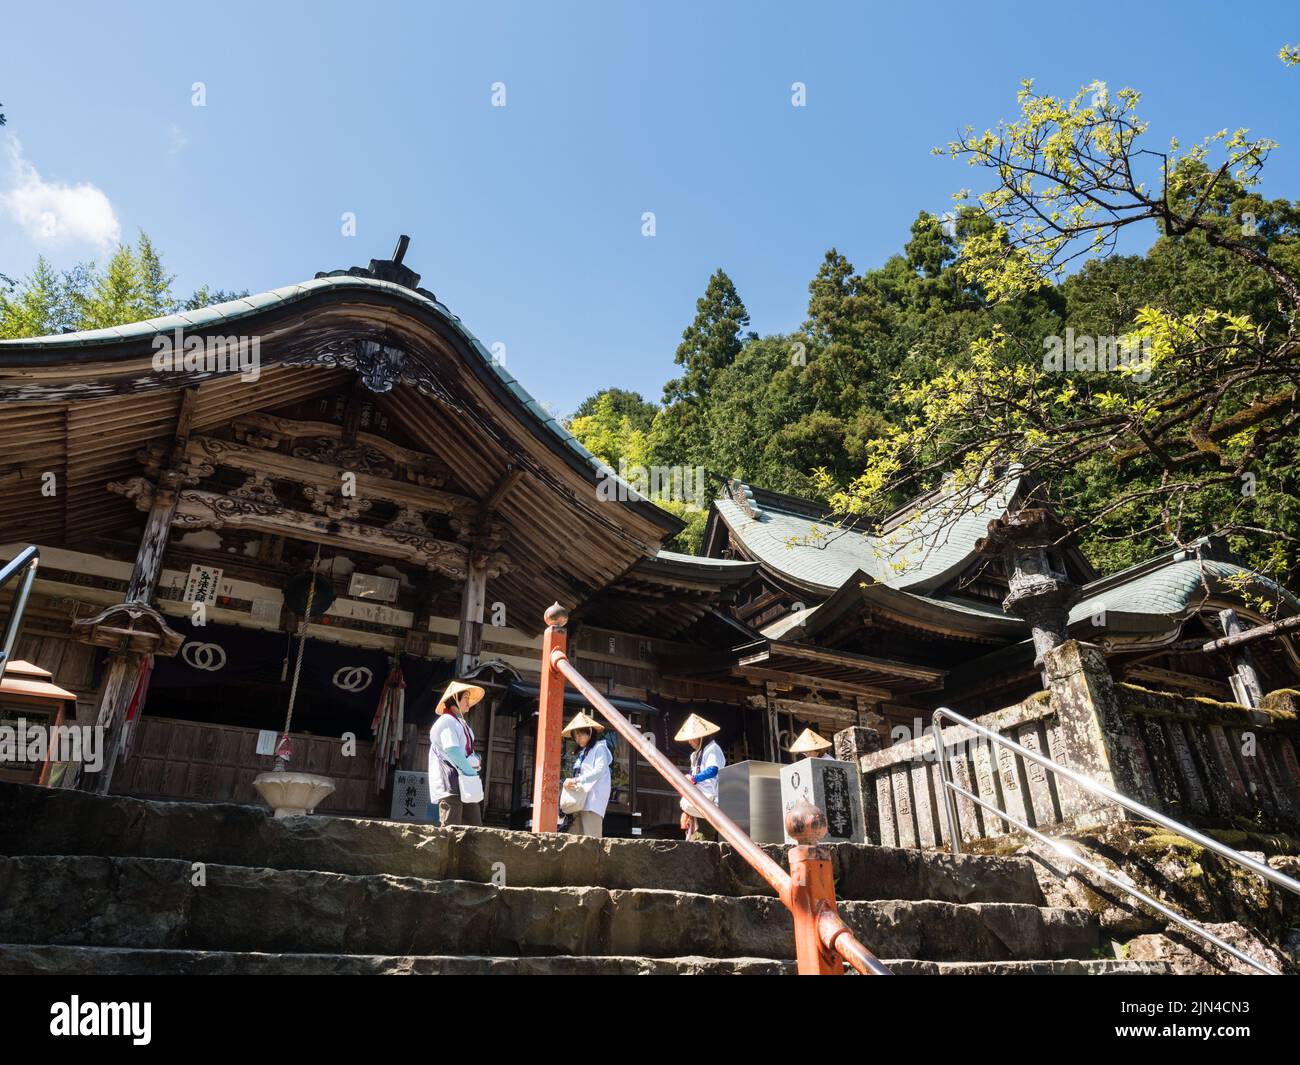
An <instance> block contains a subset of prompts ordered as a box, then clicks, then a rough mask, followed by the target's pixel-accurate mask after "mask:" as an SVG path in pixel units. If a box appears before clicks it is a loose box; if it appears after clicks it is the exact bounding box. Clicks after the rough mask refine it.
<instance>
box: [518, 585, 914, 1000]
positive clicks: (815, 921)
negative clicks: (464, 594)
mask: <svg viewBox="0 0 1300 1065" xmlns="http://www.w3.org/2000/svg"><path fill="white" fill-rule="evenodd" d="M568 620H569V616H568V612H567V611H566V610H565V609H564V608H563V607H561V606H560V605H559V604H558V603H556V604H555V605H553V606H552V607H550V609H548V610H547V611H546V635H545V637H544V638H543V640H542V681H541V692H540V716H539V717H538V721H537V762H536V772H535V773H534V775H533V782H534V783H533V831H534V832H554V831H555V830H556V827H557V825H558V822H559V809H560V750H561V746H562V739H563V738H562V736H561V734H560V730H561V729H562V728H563V727H564V685H565V682H566V681H567V682H568V683H569V684H571V685H573V687H574V688H575V689H576V690H577V691H579V692H581V693H582V694H583V696H585V697H586V699H587V701H588V702H589V703H590V704H591V705H592V707H593V708H594V709H595V710H596V711H597V712H598V713H600V715H601V716H602V717H603V718H605V720H606V721H608V722H609V724H610V725H612V726H613V728H614V730H615V731H616V732H617V733H618V734H619V735H620V736H622V737H623V738H624V739H625V740H627V742H628V743H629V744H631V745H632V747H633V749H634V750H636V751H637V753H638V754H640V755H641V757H642V758H644V759H645V760H646V761H647V762H649V763H650V764H651V765H652V766H653V767H654V768H655V771H656V772H658V774H659V775H660V776H661V777H663V778H664V780H666V781H667V782H668V783H669V784H670V785H671V786H672V787H673V789H674V790H676V792H677V793H678V794H679V795H681V796H682V798H684V799H687V800H688V801H689V802H690V803H691V804H692V805H693V806H694V807H695V808H696V809H697V810H699V811H700V812H701V814H702V816H703V817H704V818H705V820H707V821H708V822H709V824H711V825H712V826H713V827H714V828H716V829H717V830H718V835H719V836H720V837H721V838H722V839H724V840H726V841H727V842H728V843H729V844H731V846H732V847H733V848H734V849H735V850H736V852H737V853H738V854H739V855H740V856H741V857H742V858H744V859H745V861H747V862H748V863H749V864H750V865H751V866H753V867H754V869H755V871H756V872H757V873H758V874H759V875H760V876H761V877H762V878H763V879H764V880H766V881H767V882H768V884H770V885H771V887H772V889H773V890H774V891H775V892H776V894H777V897H778V898H780V900H781V901H782V902H783V903H784V904H785V905H786V907H787V909H789V911H790V913H791V915H792V916H793V917H794V942H795V957H796V959H797V960H798V966H799V973H800V975H812V976H835V975H842V974H843V972H844V962H848V963H849V964H850V965H852V966H853V968H855V969H856V970H857V971H858V972H860V973H863V974H865V975H868V976H888V975H890V972H889V969H888V968H886V967H885V966H884V965H883V964H881V962H880V961H879V960H878V959H877V958H876V956H875V955H874V954H872V953H871V951H869V950H867V948H866V947H864V946H863V945H862V944H861V943H860V942H859V941H858V939H857V937H856V936H855V935H854V934H853V932H852V930H851V929H850V928H849V926H848V925H846V924H845V923H844V920H843V918H841V917H840V915H839V912H838V911H837V910H836V908H835V876H834V873H833V871H832V868H831V861H830V855H829V854H828V853H827V852H826V850H825V849H824V848H822V847H819V846H817V845H816V840H817V839H820V838H821V837H822V836H824V835H825V834H826V815H825V814H824V813H823V812H822V811H820V810H818V809H817V808H816V807H815V806H811V805H807V804H805V805H804V806H803V807H802V808H798V807H797V808H795V809H794V810H792V811H791V812H790V813H789V814H788V815H787V818H786V829H787V831H788V832H789V833H790V835H791V836H793V837H794V838H795V839H797V840H799V841H800V842H799V843H798V844H796V845H795V846H793V847H791V848H790V850H789V859H790V871H789V872H788V873H787V872H786V871H785V870H784V869H782V868H781V866H780V865H778V864H777V863H776V862H775V861H773V860H772V858H771V857H770V856H769V855H768V854H767V852H766V851H764V850H763V848H762V847H760V846H759V845H758V844H757V843H755V842H754V841H753V840H752V839H751V838H750V837H749V834H748V833H747V832H746V831H745V830H744V829H742V828H741V827H740V826H739V825H738V824H736V822H735V821H733V820H732V819H731V818H730V817H728V816H727V815H726V814H725V813H723V812H722V810H721V808H720V807H718V806H717V805H716V804H715V803H714V802H712V801H711V800H710V799H708V798H707V797H706V796H705V795H704V793H703V792H702V791H700V789H699V788H697V787H696V786H695V785H694V784H693V783H692V782H691V780H690V778H689V777H687V776H686V775H685V774H683V773H682V772H681V770H679V769H678V768H677V767H676V766H675V765H673V763H672V761H671V760H670V759H669V758H668V757H667V756H666V755H665V754H663V752H661V751H660V750H659V749H658V748H657V747H656V746H655V745H654V742H653V741H652V740H651V739H649V738H647V737H646V736H644V735H642V733H641V732H640V731H639V730H638V729H637V728H636V727H635V726H634V725H633V724H632V723H631V722H630V721H629V720H628V719H627V718H626V717H624V716H623V715H622V714H621V713H620V712H619V711H618V710H617V709H616V708H615V707H614V706H613V705H612V704H611V703H610V701H609V700H608V699H606V698H605V696H604V695H602V694H601V693H600V692H599V691H598V690H597V689H596V688H595V687H594V686H593V685H592V683H591V682H590V681H589V680H587V678H586V677H584V676H583V675H582V674H581V673H579V672H578V671H577V669H575V668H574V665H573V663H572V662H570V661H569V656H568V645H567V644H568V636H567V634H566V632H565V629H564V626H565V625H566V624H567V623H568Z"/></svg>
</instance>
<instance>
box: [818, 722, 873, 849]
mask: <svg viewBox="0 0 1300 1065" xmlns="http://www.w3.org/2000/svg"><path fill="white" fill-rule="evenodd" d="M831 744H832V747H833V748H834V751H835V757H836V758H838V759H839V760H840V761H841V762H852V763H853V765H854V767H855V768H856V769H857V771H858V774H859V778H860V782H861V784H862V786H861V787H860V788H858V797H859V799H860V800H861V802H862V810H861V813H862V823H863V825H865V826H866V829H867V839H868V840H873V839H879V838H880V811H879V809H877V807H876V796H875V791H874V789H872V791H871V794H868V789H867V786H866V784H867V782H866V781H865V780H861V773H862V756H863V755H865V754H875V753H876V752H877V751H879V750H881V749H882V747H883V746H884V744H883V743H882V742H881V739H880V733H879V732H877V731H876V730H875V729H873V728H866V727H865V726H863V725H853V726H850V727H849V728H846V729H840V731H839V732H837V733H835V735H834V736H832V737H831Z"/></svg>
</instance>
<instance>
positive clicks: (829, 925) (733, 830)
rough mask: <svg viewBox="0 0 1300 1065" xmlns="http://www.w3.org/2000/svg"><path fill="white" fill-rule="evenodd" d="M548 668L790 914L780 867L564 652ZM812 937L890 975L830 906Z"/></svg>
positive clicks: (867, 970)
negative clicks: (689, 806) (685, 803)
mask: <svg viewBox="0 0 1300 1065" xmlns="http://www.w3.org/2000/svg"><path fill="white" fill-rule="evenodd" d="M548 664H549V665H550V667H551V668H552V669H554V670H556V672H558V673H559V674H560V675H561V676H563V677H564V678H565V680H567V681H568V682H569V683H570V684H572V685H573V686H574V687H575V688H576V689H577V690H578V691H580V692H581V693H582V694H583V695H584V696H585V697H586V699H587V701H588V702H589V703H591V705H592V706H594V707H595V708H596V709H597V710H599V711H600V713H601V716H602V717H604V718H605V720H607V721H608V722H609V723H610V724H611V725H613V726H614V730H615V731H616V732H617V733H618V734H619V735H620V736H622V737H623V738H624V739H625V740H627V742H628V743H629V744H631V745H632V747H633V748H634V749H635V750H636V751H637V753H638V754H640V755H641V756H642V757H643V758H644V759H645V760H646V761H647V762H649V763H650V765H651V766H652V767H653V768H654V769H655V771H656V772H657V773H658V774H659V775H660V776H661V777H663V778H664V780H665V781H667V782H668V784H669V785H670V786H671V787H672V788H673V789H674V790H675V791H676V792H677V793H678V794H679V795H681V796H682V798H684V799H686V800H687V801H688V802H690V803H691V804H692V805H693V806H694V807H695V808H696V809H697V810H699V811H700V815H701V816H702V817H703V818H704V819H705V820H706V821H708V822H709V824H711V825H712V826H713V827H714V828H716V829H717V830H718V835H719V836H721V837H722V838H723V839H725V840H726V841H727V842H728V843H730V844H731V846H732V847H734V848H735V850H736V852H737V853H738V854H739V855H740V856H741V857H742V858H744V859H745V861H747V862H748V863H749V864H750V865H751V866H752V867H753V868H754V870H755V871H756V872H757V873H758V874H759V875H760V876H761V877H762V878H763V879H764V880H766V881H767V882H768V884H769V885H771V887H772V889H773V890H774V891H775V892H776V894H777V897H778V898H779V899H780V900H781V902H782V903H784V904H785V906H786V908H787V909H789V910H790V911H791V913H794V912H795V905H796V904H795V896H796V894H797V892H798V887H797V885H796V884H795V883H794V879H793V878H792V877H791V875H790V874H789V873H787V872H786V871H785V870H784V869H782V868H781V866H780V865H778V864H777V863H776V862H775V861H773V860H772V858H771V857H770V856H769V855H768V854H767V852H765V851H764V850H763V849H762V848H761V847H760V846H759V845H758V844H757V843H755V842H754V840H753V839H752V838H751V837H750V835H749V833H747V832H746V831H745V830H744V829H743V828H741V827H740V826H739V825H738V824H736V822H735V821H733V820H732V819H731V818H730V817H728V816H727V815H726V814H725V813H724V812H723V811H722V809H721V807H719V806H718V805H717V804H716V803H714V802H712V801H711V800H710V799H709V798H708V797H707V796H705V794H704V792H702V791H701V790H700V789H699V788H697V787H696V786H695V784H694V783H692V782H691V780H690V779H689V778H688V777H687V776H685V775H684V774H683V773H682V771H681V770H680V769H678V768H677V767H676V766H675V765H673V763H672V761H671V760H670V759H669V758H668V756H667V755H665V754H664V753H663V752H662V751H660V750H659V748H658V747H656V746H655V745H654V744H653V743H652V742H651V741H650V740H648V739H646V737H645V736H644V735H643V734H642V732H641V731H640V730H639V729H637V728H636V726H634V725H633V724H632V722H630V721H629V720H628V719H627V718H626V717H624V716H623V714H622V713H620V712H619V711H618V710H617V709H616V708H615V707H614V705H613V704H612V703H610V701H609V700H608V699H606V698H605V696H604V695H602V694H601V693H600V691H599V690H598V689H597V688H596V687H595V686H594V685H593V684H592V683H591V682H590V681H589V680H587V678H586V677H584V676H583V675H582V674H581V673H579V672H578V670H577V669H576V668H575V667H574V665H573V663H572V662H570V661H569V656H568V655H567V654H565V652H564V651H561V650H559V649H556V650H554V651H552V652H551V656H550V662H549V663H548ZM813 920H814V923H815V927H816V933H817V936H818V938H819V939H820V941H821V943H822V946H823V947H824V948H825V949H826V950H827V951H828V952H833V954H834V955H836V956H838V957H840V958H842V959H843V960H844V961H846V962H848V963H849V964H850V965H852V966H853V968H855V969H856V970H857V971H858V972H860V973H862V974H863V975H865V976H890V975H892V973H891V972H890V970H889V969H888V967H887V966H885V965H884V964H883V963H881V961H880V960H879V959H878V958H877V957H876V956H875V955H874V954H872V953H871V951H869V950H868V949H867V948H866V947H865V946H863V944H862V943H861V942H860V941H859V940H858V938H857V937H856V936H855V935H854V934H853V932H852V930H851V929H850V928H849V927H848V925H846V924H845V923H844V920H843V918H841V917H840V915H839V913H838V912H837V911H836V910H835V907H834V905H833V904H830V905H824V906H822V908H821V909H820V910H818V912H817V913H815V914H814V915H813Z"/></svg>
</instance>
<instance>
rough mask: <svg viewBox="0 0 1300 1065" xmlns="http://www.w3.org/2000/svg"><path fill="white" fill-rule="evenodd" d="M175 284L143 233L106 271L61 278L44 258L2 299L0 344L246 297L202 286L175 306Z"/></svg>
mask: <svg viewBox="0 0 1300 1065" xmlns="http://www.w3.org/2000/svg"><path fill="white" fill-rule="evenodd" d="M173 280H174V278H173V275H171V274H169V273H168V272H167V270H166V268H165V267H164V265H163V262H162V257H161V256H160V255H159V253H158V251H157V250H156V249H155V247H154V245H153V242H152V241H151V240H150V239H149V237H148V236H147V235H146V234H145V233H141V234H140V236H139V238H138V240H137V242H136V245H135V247H134V248H133V247H131V246H130V245H126V244H123V245H119V246H118V247H117V249H116V250H115V251H114V252H113V255H112V257H111V258H110V259H109V261H108V264H107V266H106V267H104V268H103V269H102V270H101V269H99V268H97V267H96V265H95V264H94V263H93V262H83V263H79V264H78V265H77V266H75V267H73V268H72V269H71V270H67V271H64V272H62V273H59V272H57V271H55V270H54V268H53V267H51V266H50V264H49V263H48V262H47V261H46V260H45V259H44V258H43V257H42V258H40V259H38V260H37V262H36V267H35V269H34V270H33V271H32V273H31V274H30V275H28V276H27V277H26V278H24V279H23V280H22V281H21V282H18V283H13V282H10V283H9V284H8V285H7V288H8V291H7V292H5V293H3V294H0V338H4V339H18V338H22V337H34V336H48V335H51V334H55V333H64V332H69V331H71V330H77V329H102V328H106V327H109V326H114V325H124V324H126V323H128V322H139V321H143V320H145V319H148V318H158V317H162V316H163V315H167V314H172V313H174V312H175V311H177V310H198V309H199V308H201V307H206V306H208V305H209V304H212V303H223V302H226V301H227V300H232V299H238V298H240V297H241V296H247V295H248V293H247V292H223V291H216V292H212V291H210V290H209V289H208V287H207V286H206V285H203V286H201V287H200V288H199V289H197V290H196V291H195V292H194V293H193V294H192V295H191V296H190V297H189V298H188V299H187V300H184V301H177V299H176V297H175V296H174V295H173V293H172V288H171V284H172V281H173Z"/></svg>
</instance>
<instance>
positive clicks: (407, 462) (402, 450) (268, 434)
mask: <svg viewBox="0 0 1300 1065" xmlns="http://www.w3.org/2000/svg"><path fill="white" fill-rule="evenodd" d="M231 425H232V426H233V427H234V430H235V435H236V437H237V438H238V439H239V440H240V441H242V442H243V443H246V444H249V445H251V446H253V447H270V448H275V447H279V446H280V444H281V443H283V442H284V441H289V442H290V443H293V442H294V441H296V440H327V439H330V440H338V441H339V442H340V443H342V440H343V427H342V426H339V425H335V424H334V423H333V422H314V421H298V420H296V419H293V418H278V417H276V416H275V415H273V414H244V415H240V416H239V417H238V418H236V419H235V420H234V421H233V422H232V423H231ZM355 444H356V446H358V447H367V448H371V449H372V450H374V451H376V452H378V453H379V454H381V455H384V456H385V457H386V458H387V459H388V460H389V461H390V462H391V463H392V464H393V465H394V466H400V467H402V468H403V469H404V470H405V472H406V473H407V475H408V479H410V480H412V481H418V483H420V484H427V485H430V486H432V487H435V488H436V487H440V486H441V485H443V484H445V483H446V480H447V475H448V470H447V467H446V465H445V464H444V463H443V462H442V461H441V460H440V459H438V458H436V457H435V456H433V455H430V454H427V453H426V452H423V451H413V450H412V449H411V448H407V447H402V446H401V445H400V444H395V443H393V442H392V441H391V440H389V439H387V438H386V437H383V436H378V435H376V434H375V433H368V432H358V433H357V434H356V439H355Z"/></svg>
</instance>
